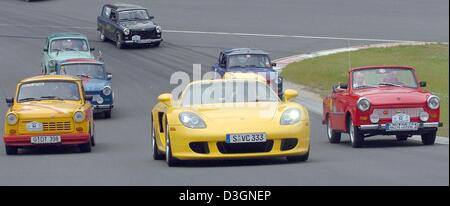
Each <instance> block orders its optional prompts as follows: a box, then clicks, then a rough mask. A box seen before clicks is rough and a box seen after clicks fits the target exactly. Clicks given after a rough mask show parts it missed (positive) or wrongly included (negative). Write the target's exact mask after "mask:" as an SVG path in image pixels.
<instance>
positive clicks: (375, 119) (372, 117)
mask: <svg viewBox="0 0 450 206" xmlns="http://www.w3.org/2000/svg"><path fill="white" fill-rule="evenodd" d="M379 121H380V115H379V114H378V113H372V114H371V115H370V122H372V123H374V124H376V123H378V122H379Z"/></svg>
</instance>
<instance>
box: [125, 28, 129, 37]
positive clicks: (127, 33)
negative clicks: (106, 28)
mask: <svg viewBox="0 0 450 206" xmlns="http://www.w3.org/2000/svg"><path fill="white" fill-rule="evenodd" d="M123 34H125V36H127V35H130V29H129V28H124V29H123Z"/></svg>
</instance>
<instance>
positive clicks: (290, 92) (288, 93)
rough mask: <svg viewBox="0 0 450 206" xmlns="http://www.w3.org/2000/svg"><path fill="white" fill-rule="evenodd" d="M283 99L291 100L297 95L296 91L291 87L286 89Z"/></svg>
mask: <svg viewBox="0 0 450 206" xmlns="http://www.w3.org/2000/svg"><path fill="white" fill-rule="evenodd" d="M283 96H284V101H291V100H293V99H294V98H295V97H297V96H298V92H297V91H295V90H293V89H286V90H285V91H284V94H283Z"/></svg>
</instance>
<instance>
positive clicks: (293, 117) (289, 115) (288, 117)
mask: <svg viewBox="0 0 450 206" xmlns="http://www.w3.org/2000/svg"><path fill="white" fill-rule="evenodd" d="M301 117H302V114H301V112H300V110H298V109H295V108H291V109H287V110H286V111H284V112H283V114H282V115H281V119H280V124H281V125H291V124H295V123H297V122H299V121H300V119H301Z"/></svg>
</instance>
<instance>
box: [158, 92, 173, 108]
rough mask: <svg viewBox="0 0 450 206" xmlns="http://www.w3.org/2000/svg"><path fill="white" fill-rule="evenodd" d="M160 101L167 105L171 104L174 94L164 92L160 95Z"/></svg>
mask: <svg viewBox="0 0 450 206" xmlns="http://www.w3.org/2000/svg"><path fill="white" fill-rule="evenodd" d="M158 101H159V102H161V103H163V104H165V105H166V106H170V105H171V104H172V94H170V93H164V94H161V95H159V96H158Z"/></svg>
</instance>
